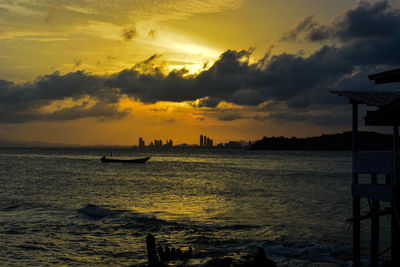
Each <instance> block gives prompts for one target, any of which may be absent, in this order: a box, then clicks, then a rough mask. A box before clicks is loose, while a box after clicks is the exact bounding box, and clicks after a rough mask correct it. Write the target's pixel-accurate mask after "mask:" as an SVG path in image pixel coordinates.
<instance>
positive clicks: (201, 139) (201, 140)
mask: <svg viewBox="0 0 400 267" xmlns="http://www.w3.org/2000/svg"><path fill="white" fill-rule="evenodd" d="M200 147H203V135H202V134H201V135H200Z"/></svg>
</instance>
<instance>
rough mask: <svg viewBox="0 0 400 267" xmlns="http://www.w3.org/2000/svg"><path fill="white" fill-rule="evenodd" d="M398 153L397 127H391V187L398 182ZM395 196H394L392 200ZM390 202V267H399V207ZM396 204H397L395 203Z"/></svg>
mask: <svg viewBox="0 0 400 267" xmlns="http://www.w3.org/2000/svg"><path fill="white" fill-rule="evenodd" d="M398 153H399V126H398V125H395V126H393V157H394V171H393V177H392V185H393V186H396V185H397V182H398V175H399V173H398V166H397V165H398V164H397V160H396V157H397V155H398ZM396 197H397V196H396V195H394V198H396ZM395 201H396V200H392V266H400V227H399V222H398V221H397V216H398V215H399V214H398V213H399V212H400V207H399V206H398V204H397V205H396V203H395ZM397 203H398V202H397Z"/></svg>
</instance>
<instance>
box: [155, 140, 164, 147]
mask: <svg viewBox="0 0 400 267" xmlns="http://www.w3.org/2000/svg"><path fill="white" fill-rule="evenodd" d="M154 147H158V148H161V147H162V140H154Z"/></svg>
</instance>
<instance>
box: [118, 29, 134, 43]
mask: <svg viewBox="0 0 400 267" xmlns="http://www.w3.org/2000/svg"><path fill="white" fill-rule="evenodd" d="M121 35H122V37H123V38H124V40H125V41H130V40H132V39H133V38H134V37H135V36H136V28H135V27H134V26H131V27H129V28H125V29H122V32H121Z"/></svg>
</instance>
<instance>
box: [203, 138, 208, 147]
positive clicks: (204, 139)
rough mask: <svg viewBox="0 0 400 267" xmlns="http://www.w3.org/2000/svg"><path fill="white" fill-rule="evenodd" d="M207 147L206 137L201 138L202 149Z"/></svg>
mask: <svg viewBox="0 0 400 267" xmlns="http://www.w3.org/2000/svg"><path fill="white" fill-rule="evenodd" d="M206 146H207V136H203V147H206Z"/></svg>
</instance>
